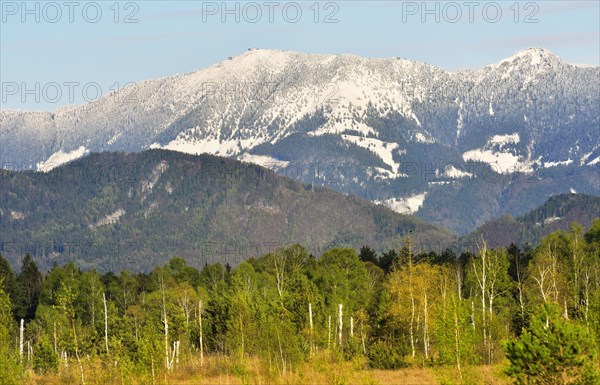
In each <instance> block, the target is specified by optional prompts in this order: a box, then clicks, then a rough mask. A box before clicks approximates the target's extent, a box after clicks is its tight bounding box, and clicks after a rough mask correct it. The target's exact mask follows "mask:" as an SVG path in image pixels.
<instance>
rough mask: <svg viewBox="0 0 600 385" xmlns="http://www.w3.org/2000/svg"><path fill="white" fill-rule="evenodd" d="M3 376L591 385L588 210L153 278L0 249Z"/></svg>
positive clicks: (594, 266)
mask: <svg viewBox="0 0 600 385" xmlns="http://www.w3.org/2000/svg"><path fill="white" fill-rule="evenodd" d="M0 281H1V285H0V383H2V384H18V383H25V384H75V383H81V384H202V383H205V384H208V383H212V384H214V383H231V384H262V383H274V384H315V383H323V384H432V383H438V384H509V383H512V382H516V383H518V384H544V385H545V384H582V385H583V384H585V385H588V384H597V383H598V382H599V377H598V373H599V372H598V371H599V367H598V361H597V350H598V347H599V343H598V342H599V340H598V337H599V336H600V219H597V220H595V221H594V223H593V225H592V226H591V227H590V228H589V230H588V231H587V232H584V230H583V228H582V227H581V226H579V225H577V224H573V226H572V228H571V230H570V231H568V232H562V231H559V232H555V233H552V234H550V235H548V236H546V237H544V238H543V239H542V240H541V242H540V243H539V245H537V246H536V247H535V248H532V249H528V250H520V249H519V248H518V247H516V246H511V247H509V248H507V249H491V248H488V247H487V246H486V244H485V242H483V241H481V242H480V243H479V249H478V251H477V252H476V253H473V254H469V253H465V254H462V255H454V254H453V253H452V252H450V251H446V252H443V253H441V254H437V253H433V252H430V253H421V252H418V251H415V250H414V245H413V243H412V242H411V239H410V238H406V239H405V242H404V245H403V246H402V247H401V248H399V249H398V250H390V251H388V252H386V253H383V254H381V255H380V254H378V253H376V252H374V251H373V250H372V249H370V248H369V247H363V248H362V249H361V250H360V252H359V253H357V252H356V251H355V250H354V249H349V248H331V249H329V250H327V251H326V252H324V253H323V254H322V255H320V256H319V257H318V258H315V257H314V256H312V255H310V254H309V253H308V252H307V250H306V249H305V248H303V247H302V246H300V245H292V246H290V247H287V248H282V249H276V250H273V251H272V252H271V253H268V254H265V255H263V256H261V257H258V258H253V259H249V260H247V261H244V262H242V263H240V264H239V265H237V266H236V267H235V268H232V267H230V266H229V265H227V264H226V265H221V264H210V265H206V266H204V267H203V268H202V269H201V270H200V271H198V270H197V269H195V268H193V267H191V266H190V265H188V263H187V262H186V261H185V260H184V259H182V258H178V257H174V258H172V259H171V260H170V261H169V262H168V263H167V264H166V265H164V266H162V267H157V268H155V269H154V270H153V271H152V272H151V273H132V272H128V271H121V272H119V273H112V272H108V273H105V274H102V275H101V274H99V273H98V272H96V271H94V270H87V271H82V270H81V269H79V268H78V267H77V266H76V265H75V264H74V263H68V264H66V265H63V266H55V267H53V268H52V269H51V270H50V271H48V272H47V273H42V272H40V271H39V270H38V268H37V266H36V263H35V261H34V260H33V259H32V258H31V257H30V256H26V257H24V258H23V261H22V266H21V270H20V272H19V273H18V274H15V273H14V272H13V270H12V268H11V266H10V264H9V263H8V262H7V260H6V259H4V258H0Z"/></svg>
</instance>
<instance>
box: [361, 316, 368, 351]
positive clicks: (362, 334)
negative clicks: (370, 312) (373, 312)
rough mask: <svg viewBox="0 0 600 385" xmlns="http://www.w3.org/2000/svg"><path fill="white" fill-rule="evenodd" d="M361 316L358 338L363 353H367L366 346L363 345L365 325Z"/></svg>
mask: <svg viewBox="0 0 600 385" xmlns="http://www.w3.org/2000/svg"><path fill="white" fill-rule="evenodd" d="M364 322H365V321H363V319H362V317H361V320H360V340H361V342H362V348H363V354H367V348H366V347H365V325H364Z"/></svg>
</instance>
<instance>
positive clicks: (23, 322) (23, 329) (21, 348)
mask: <svg viewBox="0 0 600 385" xmlns="http://www.w3.org/2000/svg"><path fill="white" fill-rule="evenodd" d="M24 332H25V320H23V318H21V327H20V328H19V360H20V361H21V364H22V363H23V333H24Z"/></svg>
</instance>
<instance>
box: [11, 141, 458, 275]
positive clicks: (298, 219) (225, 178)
mask: <svg viewBox="0 0 600 385" xmlns="http://www.w3.org/2000/svg"><path fill="white" fill-rule="evenodd" d="M0 172H1V178H2V183H1V184H0V197H1V198H0V226H1V229H2V232H1V234H0V241H1V244H2V250H0V251H1V252H2V254H3V255H5V256H6V257H7V258H8V259H9V260H11V262H12V263H13V264H15V265H16V264H17V263H16V261H17V259H18V258H20V257H21V256H22V255H24V254H26V253H29V254H31V255H33V257H34V259H35V260H36V261H37V263H38V265H39V266H40V267H41V268H43V269H47V268H49V267H51V266H52V265H54V264H63V263H65V262H66V261H70V260H75V261H76V263H77V264H78V265H79V266H81V267H82V268H85V269H88V268H94V269H98V270H101V271H105V270H112V271H119V270H121V269H129V270H134V271H140V270H142V271H144V270H151V269H152V268H154V267H155V266H158V265H161V264H164V263H165V262H166V261H168V260H169V259H170V258H172V257H173V256H174V255H178V256H180V257H182V258H185V259H186V260H188V261H189V263H190V264H191V265H193V266H196V267H200V266H203V265H204V264H205V263H213V262H221V263H223V264H225V263H230V264H236V263H237V262H239V261H240V260H242V259H245V258H248V257H251V256H257V255H262V254H264V253H266V252H269V251H270V250H272V249H274V248H275V247H277V246H282V245H286V244H290V243H292V242H298V243H301V244H303V245H306V246H307V247H308V249H309V250H310V251H311V252H313V253H315V254H317V253H319V251H321V250H324V249H326V248H329V247H332V246H335V245H347V246H352V247H355V248H358V247H360V246H361V245H371V246H372V247H373V248H375V249H380V250H383V249H384V248H385V249H387V248H392V247H396V246H398V245H399V242H400V239H401V238H402V237H403V236H405V235H406V234H408V233H410V234H411V236H412V238H413V239H414V241H415V243H416V244H418V245H419V246H420V247H423V248H427V247H429V246H430V247H432V248H433V247H435V248H441V247H445V246H446V245H449V244H450V243H451V242H452V241H453V236H452V234H451V233H450V232H449V231H447V230H444V229H441V228H439V227H436V226H433V225H430V224H427V223H425V222H423V221H422V220H419V219H417V218H415V217H412V216H409V215H400V214H397V213H395V212H393V211H391V210H389V209H387V208H385V207H383V206H377V205H375V204H373V203H370V202H368V201H365V200H362V199H359V198H356V197H352V196H346V195H344V194H340V193H337V192H334V191H333V190H330V189H327V188H322V187H321V188H319V187H313V186H311V185H307V184H300V183H297V182H294V181H292V180H291V179H288V178H285V177H281V176H277V175H275V174H274V172H273V171H271V170H268V169H265V168H262V167H259V166H256V165H253V164H247V163H242V162H239V161H236V160H233V159H226V158H220V157H215V156H212V155H201V156H194V155H187V154H182V153H178V152H171V151H165V150H149V151H145V152H141V153H132V154H123V153H98V154H92V155H90V156H87V157H85V158H81V159H79V160H76V161H74V162H71V163H68V164H66V165H63V166H61V167H59V168H56V169H53V170H52V171H50V172H47V173H42V172H31V171H25V172H24V171H7V170H2V171H0Z"/></svg>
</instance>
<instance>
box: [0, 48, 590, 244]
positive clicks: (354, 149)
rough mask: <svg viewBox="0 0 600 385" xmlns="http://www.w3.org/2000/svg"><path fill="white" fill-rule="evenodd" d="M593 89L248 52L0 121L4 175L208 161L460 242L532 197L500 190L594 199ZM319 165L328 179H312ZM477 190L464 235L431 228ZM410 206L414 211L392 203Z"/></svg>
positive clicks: (563, 68)
mask: <svg viewBox="0 0 600 385" xmlns="http://www.w3.org/2000/svg"><path fill="white" fill-rule="evenodd" d="M599 79H600V67H597V66H596V67H590V68H581V67H578V66H575V65H571V64H568V63H566V62H564V61H563V60H561V59H560V58H558V57H557V56H556V55H554V54H551V53H550V52H549V51H546V50H543V49H530V50H525V51H519V52H518V53H516V54H514V55H512V56H510V57H509V58H506V59H504V60H502V61H500V62H499V63H497V64H496V65H489V66H485V67H482V68H480V69H478V70H463V71H459V72H457V73H451V72H448V71H445V70H443V69H441V68H438V67H435V66H432V65H429V64H426V63H420V62H416V61H411V60H408V59H394V58H386V59H369V58H361V57H358V56H353V55H328V54H304V53H297V52H293V51H272V50H251V51H247V52H245V53H243V54H242V55H239V56H235V57H231V58H230V59H228V60H224V61H222V62H220V63H216V64H214V65H212V66H210V67H208V68H205V69H201V70H198V71H193V72H190V73H187V74H183V75H176V76H173V77H168V78H161V79H154V80H147V81H143V82H140V83H136V84H134V85H131V86H129V87H126V88H124V89H122V90H119V91H115V92H113V93H112V94H111V95H108V96H106V97H104V98H101V99H99V100H97V101H94V102H92V103H89V104H87V105H83V106H79V107H73V108H71V107H69V108H66V109H64V110H60V111H59V112H57V113H26V112H24V113H16V112H6V111H0V126H1V127H2V129H1V131H0V141H1V142H2V143H4V144H5V145H4V146H3V147H4V148H3V151H2V153H1V154H0V162H1V163H2V164H3V165H8V167H9V168H14V169H32V168H37V169H39V170H49V169H51V168H52V167H55V166H56V165H59V164H61V163H62V162H64V161H67V160H71V159H74V158H77V157H79V156H83V155H84V154H86V153H88V152H102V151H125V152H136V151H142V150H144V149H149V148H164V149H170V150H177V151H180V152H186V153H211V154H215V155H221V156H228V157H232V158H235V159H241V160H245V161H250V162H256V163H258V164H260V165H263V166H266V167H268V168H271V169H273V170H275V171H276V172H278V173H280V174H283V175H292V174H294V172H295V170H297V169H300V172H298V173H296V174H295V175H296V177H295V178H296V179H297V180H300V181H303V182H311V183H314V184H316V185H321V186H323V185H327V186H330V187H332V188H334V189H335V190H337V191H340V192H343V193H348V194H354V195H358V196H360V197H363V198H366V199H369V200H371V201H375V202H385V204H387V205H388V206H389V207H392V208H395V209H397V210H399V211H401V212H410V213H416V214H417V215H419V216H420V217H421V218H423V219H425V220H427V221H432V222H435V223H439V224H443V225H444V226H446V227H450V228H451V229H452V230H453V231H455V232H457V233H461V234H465V233H468V232H469V231H471V230H472V229H474V228H475V227H477V226H478V225H481V224H483V223H484V222H485V221H487V220H489V219H492V218H493V217H495V216H497V215H500V214H502V213H509V214H513V215H518V214H520V211H519V210H520V209H519V207H518V206H519V204H512V205H503V202H504V199H503V198H502V197H503V196H506V195H512V194H515V193H516V192H518V191H524V190H531V186H517V187H515V186H514V183H513V182H512V181H511V178H506V177H504V175H506V176H511V175H512V176H513V178H512V179H514V175H519V174H529V175H531V174H532V175H534V176H537V175H544V178H545V179H544V178H542V179H543V180H542V181H541V183H540V185H542V184H543V185H544V186H543V190H539V189H538V190H537V191H536V194H530V195H529V196H527V197H523V200H524V201H526V205H525V206H526V209H531V208H533V207H535V206H536V205H539V204H541V203H542V202H543V201H542V199H545V198H546V197H548V196H550V195H554V194H559V193H563V192H567V191H569V190H568V189H570V188H575V189H576V190H577V191H579V192H582V193H596V191H598V189H599V186H600V182H599V181H598V178H595V177H593V172H594V171H593V170H595V169H596V168H597V166H598V164H600V143H599V141H598V135H597V129H596V128H597V127H598V126H599V125H600V111H599V107H598V105H599V101H600V97H599V96H598V95H599V90H598V87H599V86H598V84H599V83H600V82H599V81H598V80H599ZM313 148H321V149H322V151H320V152H319V153H316V152H315V151H314V150H312V149H313ZM293 149H298V151H295V150H293ZM365 151H366V152H365ZM323 164H324V165H326V167H328V168H330V169H335V170H336V171H335V172H334V174H335V178H329V177H328V176H327V175H324V174H323V173H319V172H317V171H315V170H316V169H318V168H319V167H317V165H323ZM540 170H541V171H540ZM565 170H572V171H568V172H566V171H565ZM575 174H578V176H577V177H575ZM486 175H497V178H496V179H495V181H494V182H493V183H499V184H500V186H495V187H493V188H492V187H490V186H484V187H485V188H484V189H485V190H488V191H489V194H490V195H488V196H487V197H486V200H487V202H488V203H489V204H488V205H487V207H480V208H477V209H470V208H469V210H470V212H469V213H468V215H466V216H463V219H461V220H460V221H458V220H456V221H453V219H452V218H459V217H461V215H462V214H461V213H460V212H457V211H454V212H447V213H446V214H444V216H440V215H438V214H436V212H439V210H437V209H436V208H437V207H439V206H440V204H441V202H443V201H447V200H448V199H449V197H450V196H452V194H453V191H454V190H455V189H459V190H462V191H463V192H464V191H475V187H476V186H477V187H480V188H482V181H481V179H485V178H486ZM590 175H592V176H590ZM488 179H490V178H488ZM517 179H518V178H517ZM546 182H548V183H546ZM550 185H551V186H550ZM548 186H550V187H548ZM540 188H542V187H540ZM565 189H566V191H565ZM461 195H464V194H461ZM420 196H423V202H422V204H421V205H413V206H412V207H410V208H408V209H407V208H406V205H404V204H403V203H402V202H405V201H407V200H411V199H413V200H414V197H420ZM536 196H539V198H537V197H536ZM434 197H439V198H434ZM463 199H464V200H474V199H475V196H474V195H470V196H466V195H464V198H463ZM459 206H462V207H467V205H466V202H465V201H463V202H461V204H460V205H459ZM489 207H496V209H495V210H493V211H490V210H489ZM473 210H475V211H473Z"/></svg>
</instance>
